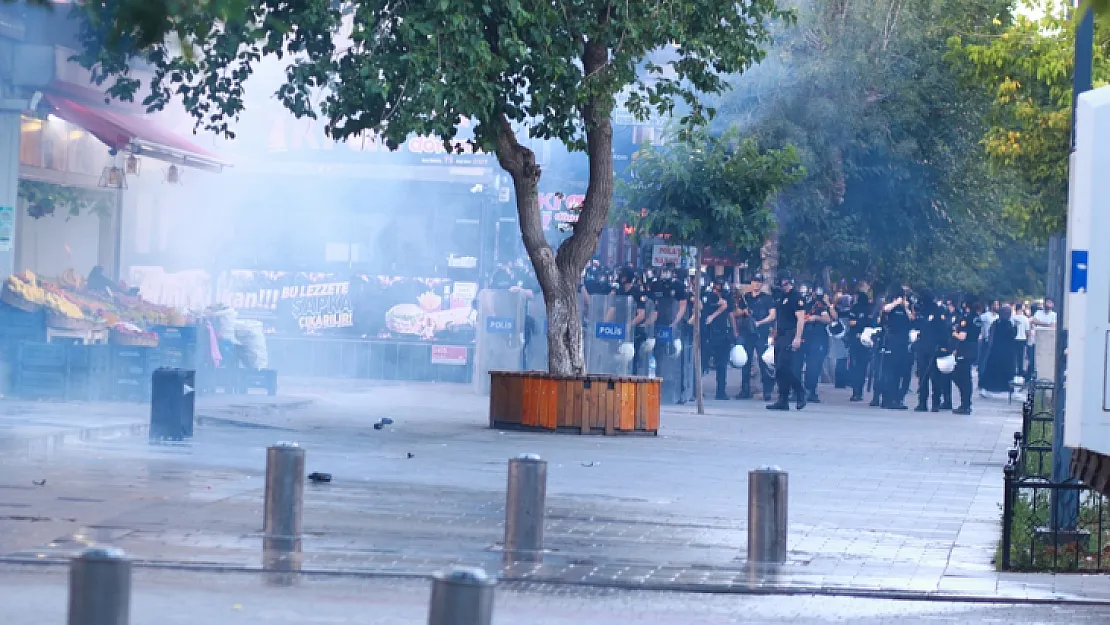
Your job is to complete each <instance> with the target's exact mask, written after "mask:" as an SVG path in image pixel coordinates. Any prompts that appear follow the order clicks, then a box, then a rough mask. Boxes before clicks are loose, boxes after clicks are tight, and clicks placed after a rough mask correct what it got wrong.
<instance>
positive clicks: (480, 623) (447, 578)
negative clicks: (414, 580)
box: [428, 568, 497, 625]
mask: <svg viewBox="0 0 1110 625" xmlns="http://www.w3.org/2000/svg"><path fill="white" fill-rule="evenodd" d="M496 583H497V582H496V581H495V580H493V579H492V578H490V576H489V575H486V572H485V571H483V570H482V569H464V568H457V569H453V570H451V571H448V572H446V573H436V574H435V575H434V576H433V577H432V598H431V602H430V604H429V606H428V625H490V623H492V622H493V590H494V587H495V585H496Z"/></svg>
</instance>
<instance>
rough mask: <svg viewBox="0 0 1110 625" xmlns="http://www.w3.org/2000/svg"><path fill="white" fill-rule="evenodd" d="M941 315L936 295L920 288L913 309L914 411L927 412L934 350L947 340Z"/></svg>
mask: <svg viewBox="0 0 1110 625" xmlns="http://www.w3.org/2000/svg"><path fill="white" fill-rule="evenodd" d="M942 315H943V313H942V311H941V310H940V307H939V306H937V302H936V297H935V296H934V295H933V292H932V291H930V290H929V289H922V291H921V300H920V302H919V304H918V306H917V307H916V308H915V310H914V316H915V320H914V322H913V325H914V329H916V330H917V340H916V341H914V345H913V354H914V358H915V360H916V361H917V366H916V368H917V406H916V407H915V408H914V411H915V412H928V410H929V387H930V383H931V382H932V380H933V371H935V370H936V366H937V365H936V352H937V348H938V347H939V345H940V343H941V342H942V341H944V342H947V341H946V339H947V338H948V333H947V332H944V330H943V328H941V327H940V326H941V324H940V323H938V318H939V317H941V316H942ZM933 397H934V400H933V407H934V408H938V406H939V403H938V402H937V400H936V392H935V391H934V393H933Z"/></svg>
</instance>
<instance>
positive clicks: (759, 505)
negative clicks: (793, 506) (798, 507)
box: [748, 466, 787, 563]
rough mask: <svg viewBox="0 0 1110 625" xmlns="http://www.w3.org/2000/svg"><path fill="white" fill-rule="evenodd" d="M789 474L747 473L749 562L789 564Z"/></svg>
mask: <svg viewBox="0 0 1110 625" xmlns="http://www.w3.org/2000/svg"><path fill="white" fill-rule="evenodd" d="M786 504H787V473H786V471H783V470H782V469H780V468H778V467H768V466H764V467H760V468H758V469H756V470H755V471H749V472H748V561H750V562H769V563H782V562H786V533H787V522H786Z"/></svg>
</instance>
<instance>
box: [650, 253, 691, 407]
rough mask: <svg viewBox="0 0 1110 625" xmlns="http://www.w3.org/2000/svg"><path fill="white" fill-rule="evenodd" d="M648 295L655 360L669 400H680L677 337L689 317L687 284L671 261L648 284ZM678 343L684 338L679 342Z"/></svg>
mask: <svg viewBox="0 0 1110 625" xmlns="http://www.w3.org/2000/svg"><path fill="white" fill-rule="evenodd" d="M649 298H650V299H651V300H652V301H654V302H655V350H654V355H655V362H656V366H657V368H658V371H659V375H660V377H662V378H663V392H664V393H665V394H666V395H667V397H666V401H669V402H678V401H680V400H681V395H680V393H681V389H682V380H681V377H680V375H681V369H680V364H679V359H680V358H681V354H676V350H675V339H678V338H680V336H681V326H682V324H683V322H684V320H685V317H686V285H685V283H684V282H683V280H681V279H680V278H679V277H678V275H677V274H676V272H675V268H674V265H673V264H670V263H668V264H667V265H666V266H665V267H663V270H662V271H661V272H660V274H659V278H658V279H657V280H654V281H652V283H651V285H650V287H649ZM678 344H679V345H681V344H682V341H679V343H678Z"/></svg>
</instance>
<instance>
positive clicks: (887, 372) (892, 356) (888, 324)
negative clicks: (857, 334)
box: [880, 289, 914, 410]
mask: <svg viewBox="0 0 1110 625" xmlns="http://www.w3.org/2000/svg"><path fill="white" fill-rule="evenodd" d="M909 295H910V294H909V293H908V292H906V291H905V290H904V289H896V290H894V291H892V292H891V297H890V301H889V302H887V303H886V304H885V305H884V306H883V308H882V311H883V376H882V380H881V381H880V382H881V384H882V407H883V408H886V409H888V410H907V409H908V408H907V406H906V404H905V403H904V399H905V392H904V390H903V389H904V387H903V378H904V376H905V374H906V371H907V370H909V368H910V367H912V361H910V330H911V329H912V324H913V319H914V316H913V311H912V310H911V308H910V306H911V303H910V298H909Z"/></svg>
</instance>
